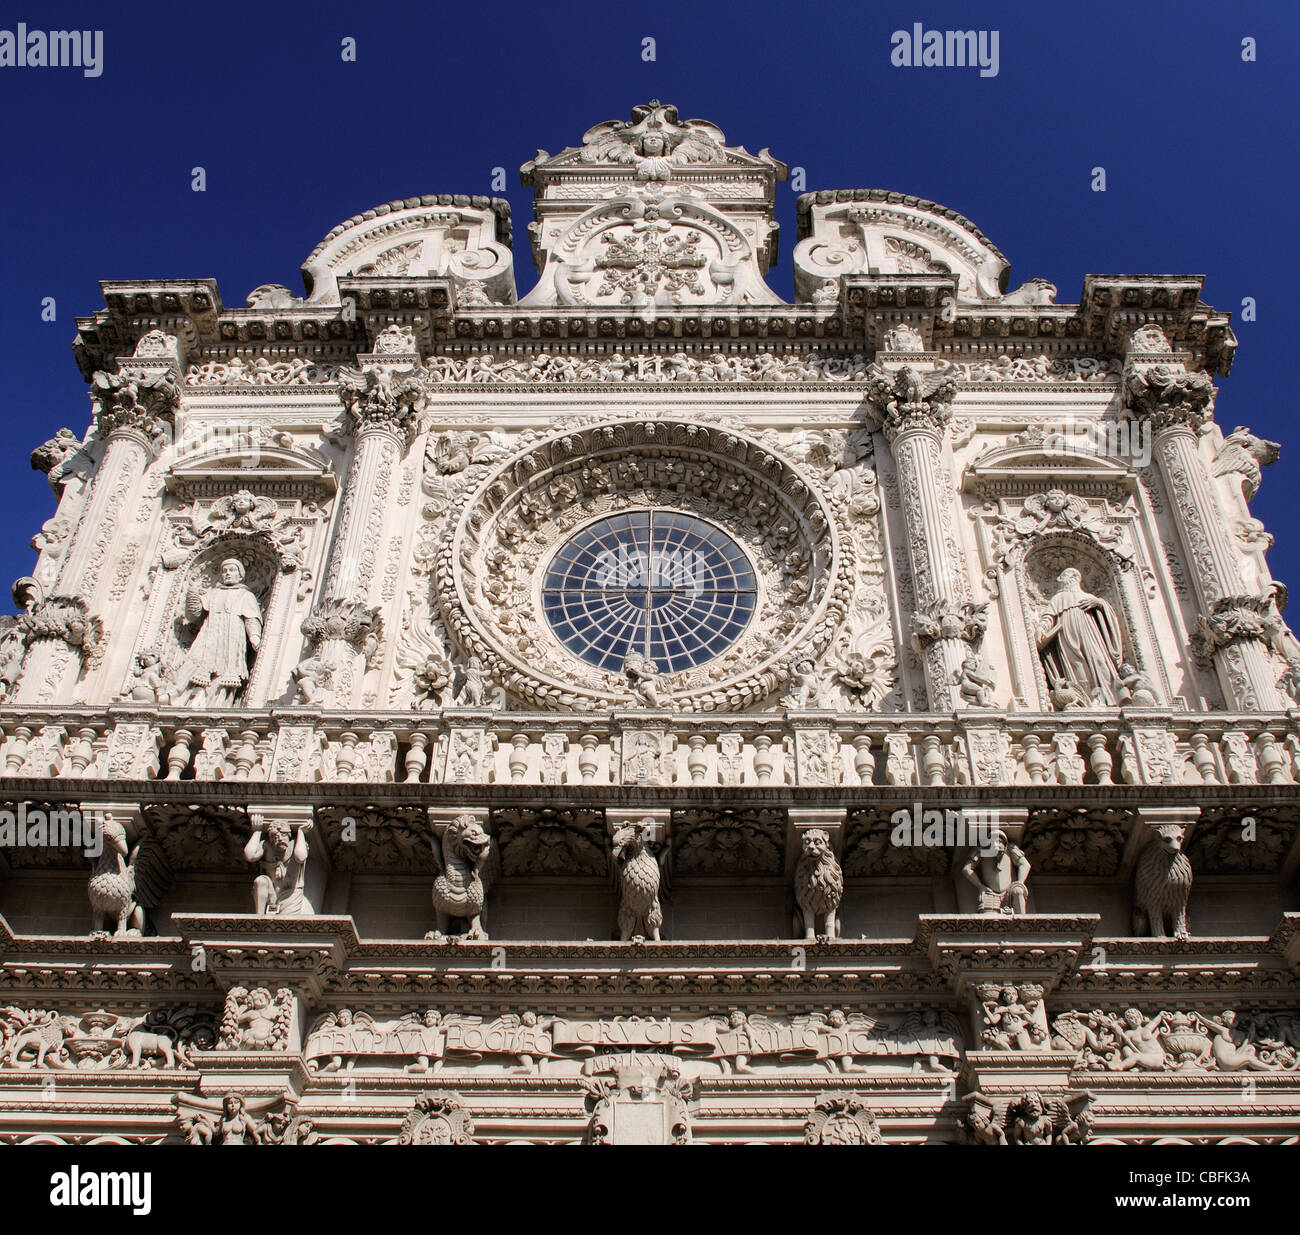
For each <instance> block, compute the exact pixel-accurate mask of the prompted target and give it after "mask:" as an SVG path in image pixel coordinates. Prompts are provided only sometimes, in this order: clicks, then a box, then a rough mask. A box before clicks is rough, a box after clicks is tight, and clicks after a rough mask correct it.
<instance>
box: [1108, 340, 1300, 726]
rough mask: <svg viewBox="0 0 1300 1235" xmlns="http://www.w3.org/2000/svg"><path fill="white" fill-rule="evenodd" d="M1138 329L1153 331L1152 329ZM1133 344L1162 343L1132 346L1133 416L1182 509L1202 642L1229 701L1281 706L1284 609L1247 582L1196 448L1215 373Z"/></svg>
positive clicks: (1128, 390)
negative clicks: (1144, 357) (1277, 641)
mask: <svg viewBox="0 0 1300 1235" xmlns="http://www.w3.org/2000/svg"><path fill="white" fill-rule="evenodd" d="M1138 334H1141V335H1144V336H1147V337H1151V336H1152V332H1151V331H1150V330H1147V331H1140V332H1138ZM1159 342H1163V340H1160V341H1159ZM1134 346H1138V347H1145V346H1153V347H1154V346H1156V344H1147V342H1146V339H1145V338H1143V339H1138V340H1136V342H1135V343H1131V344H1130V358H1129V359H1130V367H1129V371H1128V373H1127V375H1126V377H1125V381H1124V388H1125V395H1126V403H1127V410H1128V414H1129V415H1130V416H1132V417H1133V418H1134V420H1136V421H1137V422H1139V423H1146V424H1148V425H1149V426H1150V430H1151V433H1152V435H1153V442H1152V446H1153V451H1154V454H1155V457H1156V460H1157V462H1158V464H1159V467H1160V474H1161V476H1162V477H1163V478H1164V482H1165V485H1166V487H1167V488H1168V490H1169V493H1170V496H1171V497H1172V498H1173V503H1174V506H1175V507H1176V509H1177V512H1178V517H1177V519H1176V522H1177V524H1178V533H1179V536H1180V537H1181V539H1182V542H1183V547H1184V549H1185V551H1186V553H1187V556H1188V559H1189V560H1190V562H1191V564H1192V566H1193V570H1192V572H1191V573H1192V576H1193V579H1194V585H1195V588H1196V595H1197V598H1198V600H1199V602H1200V608H1201V612H1200V615H1199V616H1198V618H1197V621H1196V632H1195V638H1196V641H1197V642H1198V643H1199V644H1200V645H1201V649H1202V650H1203V651H1204V652H1205V653H1206V654H1207V655H1209V656H1212V657H1213V659H1214V663H1215V666H1216V667H1217V668H1218V670H1219V673H1220V677H1221V680H1222V681H1223V682H1224V683H1225V684H1226V685H1227V686H1228V688H1229V702H1230V704H1232V703H1235V705H1236V706H1237V707H1240V708H1247V709H1250V710H1271V709H1273V708H1278V707H1282V706H1283V700H1282V698H1281V695H1280V692H1279V691H1278V688H1277V682H1276V680H1275V679H1276V676H1277V675H1276V674H1275V672H1274V669H1273V663H1272V659H1271V657H1270V655H1269V649H1268V642H1267V641H1268V640H1269V639H1271V638H1273V637H1275V636H1276V635H1277V633H1278V632H1279V631H1280V629H1281V625H1282V622H1281V615H1280V614H1279V613H1278V612H1277V607H1276V605H1275V604H1274V603H1273V598H1272V596H1268V595H1265V596H1257V595H1252V594H1251V593H1249V592H1248V591H1247V590H1246V587H1245V584H1244V583H1243V582H1242V577H1241V568H1240V565H1239V558H1238V554H1237V551H1236V549H1235V548H1234V547H1233V544H1232V541H1231V539H1230V538H1229V534H1228V531H1227V528H1226V526H1225V523H1226V521H1225V520H1224V518H1223V515H1222V512H1221V510H1220V508H1219V502H1218V500H1217V498H1216V497H1215V493H1214V489H1213V486H1212V485H1211V483H1210V477H1209V474H1208V473H1207V471H1206V469H1205V464H1204V462H1203V461H1202V459H1201V455H1200V451H1199V449H1198V446H1197V442H1198V432H1199V430H1200V429H1201V428H1202V427H1203V426H1204V425H1205V424H1207V423H1208V422H1209V420H1210V418H1211V415H1212V406H1213V399H1214V383H1213V382H1212V381H1211V380H1210V375H1209V374H1208V373H1190V372H1188V371H1187V368H1186V366H1184V365H1183V364H1181V363H1177V362H1175V361H1174V360H1173V357H1172V354H1171V355H1170V356H1169V357H1168V359H1167V360H1165V359H1162V360H1159V361H1157V362H1155V363H1141V362H1139V363H1136V364H1134V363H1133V355H1132V348H1133V347H1134ZM1164 347H1165V348H1167V347H1168V344H1167V343H1166V344H1164Z"/></svg>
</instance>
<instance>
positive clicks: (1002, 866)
mask: <svg viewBox="0 0 1300 1235" xmlns="http://www.w3.org/2000/svg"><path fill="white" fill-rule="evenodd" d="M992 839H993V849H992V852H988V851H986V850H985V849H984V848H982V847H981V848H978V849H973V850H972V851H971V855H970V860H969V861H968V862H967V863H966V865H965V866H963V867H962V868H961V873H962V874H963V875H964V876H965V877H966V879H968V880H969V881H970V882H971V883H972V884H974V885H975V887H976V888H978V889H979V894H980V908H979V911H980V913H994V914H1011V915H1015V916H1020V915H1023V914H1024V912H1025V906H1026V904H1027V903H1028V897H1029V893H1028V891H1027V890H1026V887H1025V881H1026V880H1027V879H1028V878H1029V859H1028V858H1026V857H1025V854H1024V851H1023V850H1022V849H1021V848H1020V847H1019V846H1018V845H1013V844H1012V843H1011V842H1010V840H1008V839H1007V834H1006V833H1005V832H1004V831H1002V829H1001V828H999V829H998V830H997V831H996V832H994V833H993V837H992Z"/></svg>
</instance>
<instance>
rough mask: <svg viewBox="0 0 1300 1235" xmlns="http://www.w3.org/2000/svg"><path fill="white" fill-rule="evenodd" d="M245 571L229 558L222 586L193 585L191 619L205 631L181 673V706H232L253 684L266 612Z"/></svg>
mask: <svg viewBox="0 0 1300 1235" xmlns="http://www.w3.org/2000/svg"><path fill="white" fill-rule="evenodd" d="M244 573H245V572H244V564H243V563H242V562H241V561H240V560H239V559H238V558H233V557H228V558H226V559H225V561H223V562H222V563H221V581H220V583H218V584H217V586H216V587H210V588H208V589H206V590H205V591H200V590H199V587H198V584H197V582H195V583H192V584H191V585H190V589H189V591H188V592H187V594H186V596H185V620H186V621H187V622H189V623H190V624H191V625H194V624H196V623H197V624H199V630H198V634H196V635H195V636H194V642H193V643H192V644H191V645H190V650H189V652H188V654H187V655H186V657H185V659H184V661H183V662H182V663H181V667H180V670H179V671H178V674H177V684H178V687H179V690H180V692H181V697H180V698H179V699H178V700H177V702H180V703H206V704H209V705H211V706H214V707H222V706H229V705H231V704H233V703H234V702H235V700H236V699H237V698H238V696H239V693H240V692H241V691H242V690H243V689H244V686H245V685H246V684H247V682H248V653H249V651H250V649H251V650H252V651H253V652H256V651H257V649H258V647H259V646H260V645H261V642H262V610H261V607H260V606H259V605H258V603H257V597H256V596H254V595H253V593H252V592H251V591H250V590H249V588H247V587H246V586H245V585H244Z"/></svg>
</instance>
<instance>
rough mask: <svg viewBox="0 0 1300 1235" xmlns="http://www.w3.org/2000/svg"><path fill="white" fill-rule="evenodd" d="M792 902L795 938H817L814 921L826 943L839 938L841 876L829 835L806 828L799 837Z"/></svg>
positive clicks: (842, 877) (841, 872)
mask: <svg viewBox="0 0 1300 1235" xmlns="http://www.w3.org/2000/svg"><path fill="white" fill-rule="evenodd" d="M794 898H795V901H796V903H797V904H798V906H799V912H798V913H796V914H795V915H794V932H795V937H796V938H798V937H799V936H800V933H801V932H802V936H803V938H804V939H816V938H817V920H818V919H819V918H820V919H821V923H822V932H821V933H822V934H823V935H824V936H825V937H826V938H827V939H838V938H839V934H840V922H839V909H840V901H841V900H842V899H843V898H844V872H843V871H842V870H841V869H840V864H839V862H837V861H836V860H835V853H834V851H833V850H832V849H831V838H830V834H829V833H828V832H826V831H824V830H823V829H822V828H809V829H808V831H806V832H805V833H804V834H803V852H802V853H801V854H800V855H799V864H798V865H797V866H796V867H795V871H794Z"/></svg>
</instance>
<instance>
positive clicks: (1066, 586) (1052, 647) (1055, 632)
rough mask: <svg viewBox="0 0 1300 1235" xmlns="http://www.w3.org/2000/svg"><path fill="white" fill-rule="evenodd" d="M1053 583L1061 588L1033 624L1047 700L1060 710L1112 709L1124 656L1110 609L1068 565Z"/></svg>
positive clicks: (1118, 632)
mask: <svg viewBox="0 0 1300 1235" xmlns="http://www.w3.org/2000/svg"><path fill="white" fill-rule="evenodd" d="M1056 581H1057V583H1059V584H1060V585H1061V586H1060V587H1059V588H1058V589H1057V591H1056V593H1055V595H1053V596H1052V598H1051V600H1050V601H1048V604H1047V611H1046V612H1045V613H1044V614H1043V616H1042V618H1041V619H1040V620H1039V623H1038V654H1039V656H1040V657H1041V658H1042V662H1043V668H1044V670H1045V671H1046V673H1047V684H1048V687H1049V689H1050V690H1051V695H1052V702H1053V703H1055V704H1056V706H1057V707H1058V708H1060V709H1062V710H1064V709H1065V708H1070V707H1108V706H1112V705H1114V704H1115V703H1116V702H1117V698H1116V684H1117V674H1118V670H1119V666H1120V664H1121V660H1122V656H1123V643H1122V640H1121V638H1120V626H1119V619H1118V618H1117V617H1116V615H1115V610H1114V609H1113V608H1112V607H1111V605H1110V602H1109V601H1106V600H1103V599H1102V598H1101V597H1100V596H1094V595H1093V594H1092V593H1091V592H1085V591H1084V590H1083V575H1082V574H1081V573H1080V572H1079V571H1078V570H1076V569H1075V568H1074V567H1073V566H1071V567H1068V568H1067V569H1065V570H1063V571H1061V573H1060V574H1059V575H1057V577H1056Z"/></svg>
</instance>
